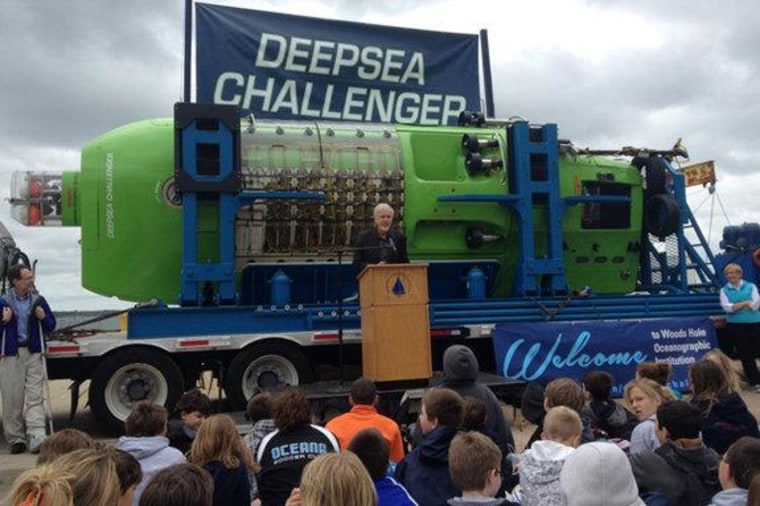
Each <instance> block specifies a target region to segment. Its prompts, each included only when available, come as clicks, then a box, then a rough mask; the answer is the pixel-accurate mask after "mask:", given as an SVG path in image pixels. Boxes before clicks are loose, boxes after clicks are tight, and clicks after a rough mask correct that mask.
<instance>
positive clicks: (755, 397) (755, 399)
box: [0, 362, 760, 499]
mask: <svg viewBox="0 0 760 506" xmlns="http://www.w3.org/2000/svg"><path fill="white" fill-rule="evenodd" d="M737 364H738V362H737ZM51 383H52V385H51V398H52V404H53V423H54V426H55V428H56V429H61V428H65V427H73V428H75V429H80V430H83V431H86V432H88V433H89V434H92V435H93V436H95V437H96V438H97V439H98V440H100V441H102V442H104V443H106V444H113V443H114V442H115V439H113V438H111V437H110V436H108V435H107V434H106V432H105V431H104V430H103V429H102V428H101V427H100V426H99V424H98V423H97V421H96V420H95V419H94V418H93V417H92V414H91V413H90V411H89V409H88V408H86V407H84V406H85V404H86V402H87V399H86V392H87V388H86V387H87V385H86V384H85V385H83V387H82V389H81V392H82V398H81V399H80V402H79V410H78V413H77V416H76V417H75V418H74V420H71V421H70V420H69V403H70V394H69V390H68V386H69V382H68V381H65V380H60V381H53V382H51ZM742 397H743V398H744V400H745V402H746V403H747V405H748V406H749V408H750V411H752V413H753V414H754V415H755V417H756V418H758V420H760V394H756V393H752V392H744V393H743V394H742ZM504 413H505V415H506V416H507V418H508V419H509V420H510V422H511V424H512V432H513V434H514V437H515V443H516V444H517V446H518V449H520V450H522V448H523V447H524V446H525V443H526V442H527V441H528V438H529V437H530V435H531V434H532V433H533V430H534V428H535V426H533V425H532V424H529V423H527V422H525V420H524V419H522V417H521V416H520V413H519V410H517V411H515V410H513V409H512V408H510V407H505V409H504ZM0 418H1V413H0ZM238 418H239V417H238ZM35 462H36V455H30V454H28V453H25V454H22V455H10V453H9V449H8V445H7V444H6V442H5V439H4V438H2V437H1V436H0V499H1V498H4V497H5V496H6V494H7V493H8V492H9V491H10V489H11V485H12V484H13V480H14V479H16V477H17V476H18V475H19V474H21V473H22V472H23V471H24V470H26V469H29V468H30V467H33V466H34V464H35Z"/></svg>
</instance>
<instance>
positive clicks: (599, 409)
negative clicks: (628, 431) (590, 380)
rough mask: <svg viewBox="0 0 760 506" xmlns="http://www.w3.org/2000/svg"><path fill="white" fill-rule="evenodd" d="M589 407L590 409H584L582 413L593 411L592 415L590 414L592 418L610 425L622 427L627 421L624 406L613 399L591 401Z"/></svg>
mask: <svg viewBox="0 0 760 506" xmlns="http://www.w3.org/2000/svg"><path fill="white" fill-rule="evenodd" d="M589 408H591V409H589V410H587V411H584V414H586V415H588V414H590V413H593V416H590V418H591V419H592V420H599V421H601V422H604V423H605V424H607V425H609V426H610V427H624V426H625V425H626V424H627V423H628V414H627V413H626V411H625V408H624V407H623V406H621V405H620V404H618V403H617V402H615V401H609V402H597V401H591V402H590V403H589Z"/></svg>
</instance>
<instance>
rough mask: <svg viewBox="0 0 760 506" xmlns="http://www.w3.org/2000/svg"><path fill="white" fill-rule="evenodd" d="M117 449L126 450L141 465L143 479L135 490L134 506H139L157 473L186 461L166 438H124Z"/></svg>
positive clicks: (117, 445) (120, 440)
mask: <svg viewBox="0 0 760 506" xmlns="http://www.w3.org/2000/svg"><path fill="white" fill-rule="evenodd" d="M116 448H118V449H119V450H124V451H125V452H127V453H129V454H130V455H132V456H133V457H134V458H136V459H137V461H138V462H139V463H140V469H142V473H143V477H142V480H141V481H140V483H139V484H138V485H137V489H136V490H135V496H134V498H133V499H132V506H138V504H139V502H140V496H141V495H142V492H143V490H145V486H146V485H147V484H148V482H149V481H150V480H151V479H152V478H153V476H154V475H155V474H156V473H157V472H159V471H160V470H161V469H164V468H166V467H169V466H173V465H174V464H181V463H182V462H185V461H186V459H185V456H184V455H182V452H181V451H179V450H177V449H176V448H172V447H171V446H169V438H166V437H164V436H152V437H129V436H122V437H120V438H119V442H118V443H117V444H116Z"/></svg>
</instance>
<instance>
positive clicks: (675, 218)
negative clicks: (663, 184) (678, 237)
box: [644, 193, 681, 239]
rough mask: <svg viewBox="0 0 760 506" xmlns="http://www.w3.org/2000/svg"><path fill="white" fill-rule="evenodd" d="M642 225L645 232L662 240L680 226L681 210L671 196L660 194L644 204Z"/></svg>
mask: <svg viewBox="0 0 760 506" xmlns="http://www.w3.org/2000/svg"><path fill="white" fill-rule="evenodd" d="M644 224H645V225H646V229H647V232H649V233H650V234H652V235H653V236H655V237H658V238H660V239H663V238H665V237H667V236H669V235H670V234H673V233H675V232H676V231H677V230H678V227H680V226H681V210H680V208H679V207H678V202H676V199H675V198H673V196H672V195H669V194H667V193H661V194H659V195H655V196H653V197H650V198H649V200H647V202H646V211H645V212H644Z"/></svg>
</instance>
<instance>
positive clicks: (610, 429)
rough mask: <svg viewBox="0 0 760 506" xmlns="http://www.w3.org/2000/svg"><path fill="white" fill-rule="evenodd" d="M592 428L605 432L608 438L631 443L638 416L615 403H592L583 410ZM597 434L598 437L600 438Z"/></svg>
mask: <svg viewBox="0 0 760 506" xmlns="http://www.w3.org/2000/svg"><path fill="white" fill-rule="evenodd" d="M581 416H583V417H584V418H586V419H587V420H588V421H589V422H590V423H591V427H592V428H594V429H596V430H598V431H602V432H604V434H606V437H608V438H620V439H627V440H629V441H630V439H631V432H633V428H634V427H636V425H638V423H639V420H638V419H637V418H636V415H634V414H633V413H631V412H630V411H628V410H627V409H625V408H624V407H623V406H621V405H620V404H618V403H617V402H615V401H612V400H610V401H606V402H605V401H591V402H589V403H588V404H586V405H585V406H584V407H583V409H582V410H581ZM600 436H601V435H600V434H597V437H600Z"/></svg>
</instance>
